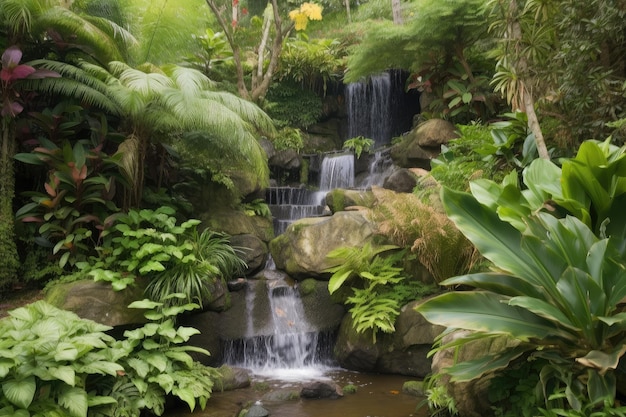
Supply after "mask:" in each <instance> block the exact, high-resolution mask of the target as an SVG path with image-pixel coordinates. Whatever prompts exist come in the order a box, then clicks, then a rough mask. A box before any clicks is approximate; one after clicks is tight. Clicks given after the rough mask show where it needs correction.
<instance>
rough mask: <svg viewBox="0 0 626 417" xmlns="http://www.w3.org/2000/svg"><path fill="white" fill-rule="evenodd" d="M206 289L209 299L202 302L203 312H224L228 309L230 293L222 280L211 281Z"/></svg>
mask: <svg viewBox="0 0 626 417" xmlns="http://www.w3.org/2000/svg"><path fill="white" fill-rule="evenodd" d="M207 287H208V288H209V294H210V297H209V298H208V299H204V300H202V309H203V310H205V311H206V310H210V311H224V310H227V309H228V308H230V302H231V301H230V292H229V291H228V285H227V284H226V280H225V279H224V278H218V279H214V280H211V282H210V284H208V285H207Z"/></svg>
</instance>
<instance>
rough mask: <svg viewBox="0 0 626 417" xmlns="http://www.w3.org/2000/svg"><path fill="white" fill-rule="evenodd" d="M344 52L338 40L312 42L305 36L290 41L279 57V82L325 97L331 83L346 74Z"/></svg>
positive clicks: (289, 39)
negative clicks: (297, 86)
mask: <svg viewBox="0 0 626 417" xmlns="http://www.w3.org/2000/svg"><path fill="white" fill-rule="evenodd" d="M344 55H345V51H344V49H343V47H342V45H341V43H339V41H337V40H336V39H309V37H308V36H307V35H305V34H304V33H298V35H297V36H296V37H293V38H288V39H287V40H286V41H285V46H284V49H283V51H282V54H281V55H280V66H279V68H278V73H277V74H276V75H277V76H278V79H279V80H281V81H286V80H289V81H291V82H293V83H295V84H297V85H299V86H300V87H301V89H303V90H308V91H312V92H315V93H317V94H320V95H325V94H326V91H327V88H328V83H330V82H336V81H338V80H339V79H340V78H341V76H342V74H343V64H344V62H343V56H344Z"/></svg>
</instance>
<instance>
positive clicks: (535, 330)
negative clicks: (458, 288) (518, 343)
mask: <svg viewBox="0 0 626 417" xmlns="http://www.w3.org/2000/svg"><path fill="white" fill-rule="evenodd" d="M416 310H417V311H418V312H419V313H421V314H422V315H423V316H424V317H425V318H426V319H427V320H428V321H430V322H431V323H434V324H439V325H441V326H445V327H452V328H458V329H466V330H472V331H476V332H483V333H488V334H504V335H510V336H511V337H514V338H517V339H520V340H529V339H544V338H547V337H550V336H555V337H562V338H565V339H568V338H569V337H570V335H569V334H567V333H566V332H565V331H563V330H562V329H560V328H558V327H557V326H555V325H554V323H551V322H550V321H548V320H545V319H543V318H541V317H539V316H537V315H536V314H533V313H531V312H529V311H527V310H525V309H523V308H520V307H517V306H512V305H509V304H508V298H506V297H502V296H500V295H497V294H493V293H489V292H480V291H467V292H450V293H445V294H442V295H439V296H437V297H434V298H431V299H429V300H427V301H425V302H424V303H422V304H420V305H419V306H417V307H416Z"/></svg>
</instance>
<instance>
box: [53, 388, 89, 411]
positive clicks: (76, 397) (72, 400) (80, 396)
mask: <svg viewBox="0 0 626 417" xmlns="http://www.w3.org/2000/svg"><path fill="white" fill-rule="evenodd" d="M58 401H59V405H61V406H62V407H64V408H66V409H67V410H68V411H69V414H70V416H72V417H87V410H88V402H87V393H86V392H85V390H83V389H81V388H66V389H62V390H61V391H60V392H59V394H58Z"/></svg>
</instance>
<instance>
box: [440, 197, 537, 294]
mask: <svg viewBox="0 0 626 417" xmlns="http://www.w3.org/2000/svg"><path fill="white" fill-rule="evenodd" d="M442 202H443V205H444V208H445V209H446V212H447V213H448V216H449V217H450V219H451V220H452V221H453V222H454V223H455V224H456V226H457V227H458V228H459V230H461V232H462V233H463V234H464V235H465V236H466V237H467V238H468V239H469V240H470V241H471V242H472V243H473V244H474V246H476V248H477V249H478V250H479V251H480V253H481V254H482V255H483V256H484V257H485V258H487V259H489V260H490V261H492V262H493V263H494V264H495V265H497V266H498V267H499V268H500V269H502V270H504V271H506V272H509V273H511V275H515V276H518V277H520V278H524V279H527V280H528V281H529V282H530V283H532V284H535V285H542V281H543V279H541V271H538V270H537V266H536V265H535V264H534V262H533V260H532V259H531V258H529V257H528V256H527V255H526V254H525V253H523V252H522V250H521V240H522V235H521V233H520V232H519V231H518V230H517V229H515V228H514V227H513V226H511V225H510V224H509V223H506V222H504V221H502V220H500V218H499V217H498V215H497V214H496V213H494V212H493V211H492V210H489V209H488V208H487V207H485V206H483V205H481V204H480V203H479V202H478V201H476V199H475V198H474V197H473V196H472V195H470V194H467V193H463V192H459V191H454V190H451V189H448V188H444V189H443V191H442Z"/></svg>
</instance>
